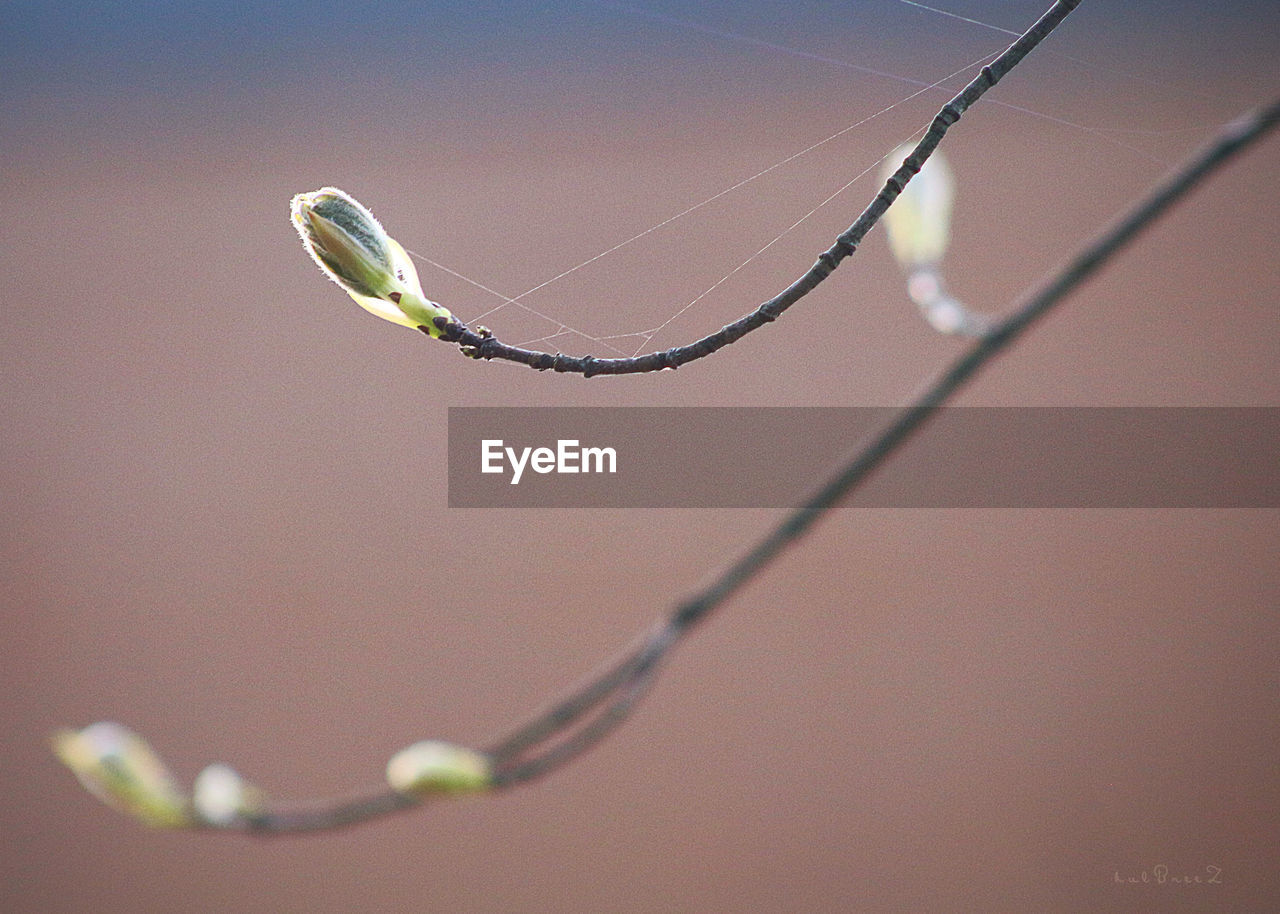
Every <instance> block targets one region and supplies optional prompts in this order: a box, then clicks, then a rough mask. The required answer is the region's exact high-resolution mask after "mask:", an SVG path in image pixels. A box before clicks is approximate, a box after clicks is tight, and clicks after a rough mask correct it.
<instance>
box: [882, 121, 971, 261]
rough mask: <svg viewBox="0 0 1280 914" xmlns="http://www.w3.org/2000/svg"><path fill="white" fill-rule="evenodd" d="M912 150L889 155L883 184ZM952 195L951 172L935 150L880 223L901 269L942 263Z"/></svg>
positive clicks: (948, 231)
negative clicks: (886, 233)
mask: <svg viewBox="0 0 1280 914" xmlns="http://www.w3.org/2000/svg"><path fill="white" fill-rule="evenodd" d="M913 148H914V147H912V146H909V145H908V146H901V147H899V148H898V149H895V150H894V151H893V152H892V153H890V154H889V158H888V159H886V160H885V167H884V173H883V175H882V177H881V180H886V181H887V180H888V179H889V178H890V177H891V176H892V175H893V173H894V172H895V171H897V170H898V168H900V167H901V165H902V161H903V159H905V158H906V157H907V156H909V155H910V154H911V151H912V149H913ZM954 196H955V182H954V181H953V179H952V177H951V169H950V167H949V166H948V165H947V162H946V160H945V159H944V158H943V157H942V153H940V152H938V151H936V150H935V151H934V153H933V155H932V156H930V157H929V159H928V160H927V161H926V162H925V163H924V167H923V168H921V169H920V173H919V174H917V175H916V176H915V177H913V178H912V179H911V181H910V183H908V184H907V186H906V187H905V188H903V190H902V193H901V194H900V195H899V196H898V199H897V200H895V201H894V202H893V205H892V206H890V207H889V210H888V211H887V212H886V213H885V214H884V216H883V217H882V218H881V220H880V222H881V223H882V224H883V225H884V227H885V230H886V231H887V232H888V234H889V249H890V250H891V251H893V256H894V258H895V259H896V260H897V261H898V264H899V265H900V266H901V267H902V268H903V269H904V270H906V271H908V272H915V271H917V270H920V269H921V268H925V267H935V266H937V264H938V263H939V262H940V261H941V260H942V256H943V255H944V254H945V253H946V252H947V245H948V244H949V243H950V241H951V201H952V198H953V197H954Z"/></svg>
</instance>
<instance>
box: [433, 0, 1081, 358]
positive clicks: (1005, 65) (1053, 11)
mask: <svg viewBox="0 0 1280 914" xmlns="http://www.w3.org/2000/svg"><path fill="white" fill-rule="evenodd" d="M1079 5H1080V0H1055V2H1054V4H1053V6H1051V7H1050V8H1049V9H1048V10H1047V11H1046V12H1045V14H1044V15H1043V16H1041V17H1040V18H1039V19H1038V20H1037V21H1036V23H1035V24H1034V25H1032V26H1031V28H1029V29H1027V31H1026V32H1024V33H1023V34H1022V36H1021V37H1020V38H1018V40H1017V41H1015V42H1014V43H1013V44H1012V45H1010V46H1009V47H1008V48H1007V49H1006V50H1005V51H1004V53H1002V54H1001V55H1000V56H999V57H997V58H996V59H995V60H993V61H992V62H991V63H990V64H988V65H987V66H985V67H983V68H982V70H981V72H979V73H978V75H977V76H976V77H975V78H974V79H973V81H972V82H970V83H969V84H968V85H967V86H965V87H964V89H963V90H962V91H961V92H960V94H959V95H957V96H956V97H955V98H953V99H951V101H949V102H947V103H946V104H945V105H944V106H943V107H942V110H941V111H939V112H938V114H937V115H936V116H935V117H934V119H933V122H932V123H931V124H930V125H929V130H928V132H927V133H925V135H924V138H923V139H921V140H920V142H919V143H918V144H917V145H916V148H915V149H914V150H912V152H911V155H909V156H907V158H906V159H905V160H904V161H903V163H902V167H901V168H899V169H898V170H897V171H896V172H894V174H893V176H892V177H891V178H889V180H888V181H886V182H885V185H884V187H883V188H881V190H880V192H879V193H878V194H876V196H875V199H873V200H872V201H871V203H870V204H868V206H867V208H866V209H864V210H863V211H862V214H861V215H860V216H858V218H857V219H856V220H855V221H854V223H853V225H851V226H849V228H847V229H845V231H844V232H842V233H841V234H840V235H838V236H837V237H836V240H835V243H834V244H832V245H831V247H829V248H827V250H825V251H823V252H822V253H821V254H819V255H818V259H817V261H815V262H814V264H813V266H811V267H810V268H809V269H808V271H807V272H806V273H805V274H804V275H803V276H801V277H800V278H799V279H797V280H796V281H795V282H793V283H792V284H791V285H789V286H787V288H785V289H783V290H782V291H781V292H779V293H778V294H777V295H775V296H774V297H773V298H771V299H769V300H768V301H766V302H764V303H763V304H761V305H760V306H759V307H758V308H756V309H755V310H754V311H752V312H751V313H750V314H745V315H743V316H742V317H740V318H738V319H737V320H736V321H734V322H733V323H731V324H726V325H725V326H723V327H721V328H720V329H719V330H717V331H716V332H715V333H712V334H709V335H707V336H704V337H703V338H702V339H700V340H695V341H694V342H692V343H689V344H687V345H684V346H674V347H672V348H670V349H664V350H662V351H661V352H651V353H648V354H647V355H641V356H635V357H633V358H611V359H597V358H595V357H594V356H589V355H584V356H567V355H564V354H562V353H559V352H557V353H555V354H552V353H549V352H540V351H538V350H535V349H522V348H520V347H519V346H510V345H508V344H506V343H503V342H502V341H500V340H499V339H498V338H497V337H495V336H494V335H493V334H492V332H490V331H489V330H488V329H487V328H483V327H481V328H477V329H475V330H473V329H471V328H470V327H468V326H467V325H466V324H464V323H462V322H461V321H457V320H448V319H446V318H443V317H439V318H436V321H435V326H433V327H430V328H428V327H420V328H419V329H420V330H422V331H423V332H424V333H427V334H429V335H431V336H439V337H440V338H441V339H443V340H446V341H447V342H451V343H457V344H458V346H459V348H460V349H461V350H462V352H463V353H464V354H465V355H468V356H470V357H471V358H475V359H485V360H489V359H501V360H504V361H508V362H517V363H519V364H521V365H528V366H529V367H530V368H533V369H535V370H537V371H547V370H551V371H559V372H566V373H571V374H580V375H582V376H583V377H587V378H590V377H593V376H594V375H604V374H638V373H641V372H649V371H661V370H663V369H664V368H679V367H680V366H681V365H684V364H686V363H688V362H692V361H694V360H696V359H701V358H704V357H705V356H708V355H711V353H713V352H715V351H717V350H719V349H723V348H724V347H725V346H728V345H729V344H730V343H734V342H736V341H737V340H739V339H741V338H742V337H744V336H746V335H747V334H748V333H750V332H751V331H753V330H757V329H759V328H760V327H763V326H764V325H765V324H769V323H772V322H773V321H775V320H777V319H778V318H779V317H780V316H781V315H782V313H783V312H784V311H786V310H787V309H788V308H790V307H791V306H792V305H794V304H795V303H796V302H798V301H799V300H800V299H801V298H803V297H804V296H805V295H807V294H808V293H809V292H811V291H813V289H814V288H816V287H817V286H818V284H819V283H821V282H822V281H823V280H824V279H826V278H827V277H828V276H830V275H831V274H832V272H834V271H835V268H836V267H837V266H839V265H840V261H842V260H844V259H845V258H846V257H848V256H849V255H850V254H852V253H853V252H854V251H856V250H857V249H858V245H859V244H861V243H862V239H863V238H864V237H866V234H867V232H869V231H871V229H872V228H873V227H874V226H875V224H876V223H877V222H879V221H880V217H881V216H883V215H884V213H885V210H887V209H888V208H889V206H890V204H892V203H893V201H894V200H896V199H897V197H898V195H899V194H900V193H902V189H903V188H904V187H906V185H907V182H909V181H910V180H911V178H912V177H914V176H915V174H916V173H917V172H918V171H920V169H921V167H922V166H923V165H924V163H925V162H926V161H927V160H928V158H929V156H931V155H932V154H933V151H934V149H936V148H937V146H938V143H940V142H941V141H942V138H943V136H945V135H946V132H947V130H949V129H950V128H951V125H952V124H954V123H955V122H956V121H958V120H960V116H961V115H962V114H964V112H965V111H966V110H968V109H969V107H970V106H971V105H972V104H973V103H974V102H976V101H977V100H978V99H980V98H981V97H982V96H983V95H984V94H986V91H987V90H988V89H990V88H991V87H992V86H994V85H995V84H996V83H998V82H999V81H1000V80H1001V79H1002V78H1003V77H1004V75H1005V74H1006V73H1008V72H1009V71H1010V70H1012V69H1013V68H1014V67H1015V66H1017V64H1018V62H1019V61H1020V60H1022V58H1023V57H1025V56H1026V55H1027V54H1028V53H1029V52H1030V51H1031V50H1032V49H1033V48H1035V46H1036V45H1038V44H1039V43H1040V42H1041V41H1043V40H1044V39H1045V38H1046V37H1048V35H1049V33H1050V32H1052V31H1053V30H1054V29H1055V28H1057V27H1058V25H1059V24H1060V23H1061V22H1062V20H1063V19H1065V18H1066V17H1067V14H1069V13H1070V12H1071V11H1072V10H1073V9H1075V8H1076V7H1077V6H1079Z"/></svg>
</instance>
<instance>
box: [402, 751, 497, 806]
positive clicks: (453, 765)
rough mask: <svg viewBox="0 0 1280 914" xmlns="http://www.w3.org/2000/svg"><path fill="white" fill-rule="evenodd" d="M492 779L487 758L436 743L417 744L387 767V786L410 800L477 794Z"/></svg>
mask: <svg viewBox="0 0 1280 914" xmlns="http://www.w3.org/2000/svg"><path fill="white" fill-rule="evenodd" d="M492 778H493V771H492V769H491V767H490V764H489V757H488V756H486V755H484V754H483V753H481V752H476V751H474V750H472V749H466V748H463V747H462V746H455V745H453V744H452V743H444V742H439V741H437V740H425V741H423V742H420V743H414V744H413V745H412V746H409V747H408V748H406V749H401V750H400V751H399V752H397V753H396V754H395V755H393V756H392V757H391V761H389V762H388V763H387V783H388V784H390V785H391V787H392V789H393V790H395V791H396V792H398V793H403V794H408V795H410V796H430V795H440V794H462V793H478V792H481V791H484V790H487V789H488V788H489V786H490V784H491V783H492Z"/></svg>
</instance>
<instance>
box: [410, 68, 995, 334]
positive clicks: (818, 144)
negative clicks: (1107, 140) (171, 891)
mask: <svg viewBox="0 0 1280 914" xmlns="http://www.w3.org/2000/svg"><path fill="white" fill-rule="evenodd" d="M997 56H999V52H994V53H991V54H986V55H984V56H982V57H979V58H978V59H976V60H974V61H971V62H970V63H968V64H965V65H964V66H963V67H960V68H959V69H957V70H955V71H954V72H952V73H950V74H948V75H947V76H944V77H943V78H942V79H939V80H937V81H936V82H933V83H926V84H921V85H920V88H919V89H917V90H916V91H915V92H912V93H911V94H910V95H908V96H906V97H905V98H902V99H899V100H898V101H896V102H894V103H893V104H891V105H886V106H885V107H884V108H881V109H880V110H879V111H876V112H874V113H872V114H869V115H867V116H866V117H864V118H862V119H861V120H859V121H856V122H854V123H852V124H850V125H848V126H847V127H843V128H841V129H840V130H838V131H836V132H835V133H833V134H831V135H830V136H828V137H826V138H825V139H821V140H818V141H817V142H816V143H813V144H811V145H809V146H806V147H805V148H804V149H801V150H799V151H798V152H793V153H791V154H790V155H788V156H785V157H784V158H782V159H780V160H779V161H777V162H774V163H773V164H772V165H770V166H768V167H767V168H763V169H761V170H760V171H758V172H756V173H755V174H753V175H751V176H750V177H747V178H743V179H742V180H741V181H738V182H737V183H735V184H733V185H731V186H730V187H726V188H725V189H724V190H721V191H719V192H717V193H715V194H713V195H711V196H710V197H707V198H706V199H705V200H703V201H701V202H700V203H695V204H694V205H693V206H690V207H688V208H686V209H684V210H681V211H680V212H678V213H676V214H675V215H672V216H668V217H667V218H666V219H663V220H662V221H661V222H659V223H657V224H656V225H652V226H650V227H649V228H647V229H645V230H644V231H642V232H638V233H637V234H635V235H632V236H631V237H630V238H627V239H625V240H623V241H620V242H618V243H617V244H615V245H613V246H612V247H610V248H607V249H605V250H603V251H601V252H600V253H598V254H595V255H594V256H592V257H588V258H587V259H586V260H584V261H582V262H581V263H579V264H577V265H576V266H573V267H570V268H569V269H567V270H564V271H562V272H560V273H558V274H556V275H555V276H552V277H551V278H550V279H547V280H545V281H543V282H541V283H539V284H538V285H536V286H534V287H533V288H531V289H526V290H525V291H524V292H521V293H520V294H519V295H516V296H514V297H512V298H508V297H507V296H505V295H503V294H502V293H500V292H494V290H492V289H488V287H486V286H484V285H482V284H480V283H478V282H474V281H472V280H469V279H466V277H464V276H461V274H459V273H456V272H455V271H453V270H448V272H449V273H451V274H453V275H454V276H458V278H460V279H464V280H466V281H467V282H471V283H472V284H473V285H475V286H477V287H478V288H481V289H485V290H486V291H489V292H492V293H493V294H495V295H497V296H498V297H499V298H502V299H503V300H504V301H503V304H501V305H496V306H494V307H493V308H490V309H489V310H488V311H484V312H481V313H480V314H479V315H477V316H476V317H474V318H472V320H473V321H478V320H482V319H484V318H486V317H488V316H489V315H491V314H494V313H495V312H497V311H500V310H501V309H502V308H503V307H505V306H506V305H508V304H514V305H518V306H520V307H524V308H526V309H527V310H529V311H531V312H532V313H535V314H538V316H539V317H542V318H544V319H546V320H547V321H549V322H551V323H552V324H555V325H557V326H559V327H565V325H564V324H563V323H562V322H560V321H557V320H555V319H554V318H551V317H549V316H547V315H545V314H541V313H540V312H537V311H535V310H534V309H532V308H528V306H527V305H525V304H524V303H523V302H521V301H520V299H521V298H523V297H524V296H526V295H531V294H533V293H534V292H537V291H538V290H539V289H543V288H545V287H546V286H549V285H551V284H552V283H553V282H556V281H558V280H560V279H563V278H564V277H566V276H568V275H570V274H571V273H576V272H577V271H578V270H581V269H582V268H584V267H587V266H590V265H591V264H593V263H595V262H596V261H597V260H600V259H601V258H604V257H607V256H608V255H610V254H612V253H614V252H615V251H618V250H620V249H622V248H624V247H626V246H627V245H629V244H632V243H633V242H635V241H639V240H640V239H641V238H644V237H645V236H647V235H651V234H653V233H654V232H656V231H658V230H659V229H662V228H664V227H665V226H667V225H670V224H671V223H673V222H675V221H677V220H678V219H682V218H683V217H685V216H687V215H689V214H690V213H693V212H696V211H697V210H700V209H702V208H703V207H705V206H708V205H709V204H711V203H714V202H715V201H716V200H719V199H720V198H721V197H724V196H726V195H728V194H730V193H733V192H734V191H735V190H738V189H739V188H742V187H745V186H746V185H748V184H750V183H751V182H752V181H755V180H757V179H758V178H762V177H764V176H765V175H767V174H769V173H770V172H773V171H776V170H777V169H779V168H781V167H782V166H784V165H787V164H789V163H790V162H793V161H795V160H796V159H798V158H800V157H801V156H804V155H807V154H808V153H810V152H813V151H814V150H815V149H818V148H820V147H822V146H825V145H826V144H827V143H830V142H832V141H833V140H836V139H839V138H840V137H842V136H844V135H845V134H847V133H849V132H850V131H852V130H856V129H858V128H859V127H862V126H863V125H865V124H867V123H869V122H870V121H872V120H874V119H875V118H877V117H880V116H881V115H883V114H887V113H888V112H890V111H892V110H893V109H894V108H897V107H898V106H900V105H904V104H906V103H907V102H909V101H911V100H912V99H914V98H916V97H917V96H920V95H923V94H924V93H925V92H928V91H930V90H933V89H937V88H939V87H940V86H941V85H942V84H943V83H945V82H947V81H948V80H951V79H954V78H955V77H957V76H959V75H961V74H962V73H965V72H966V71H968V70H971V69H973V68H974V67H978V66H982V65H983V64H985V63H986V62H987V61H989V60H992V59H993V58H995V57H997ZM882 160H883V157H882V159H880V160H877V162H876V163H875V164H879V162H880V161H882ZM871 167H872V168H874V167H875V165H872V166H871ZM863 174H865V172H863ZM859 177H861V175H860V176H859ZM810 215H812V213H810ZM806 218H807V217H806ZM794 227H795V226H791V228H794ZM791 228H788V229H786V230H784V231H783V232H782V234H781V235H779V236H778V238H781V237H782V235H785V234H786V233H787V232H789V231H791ZM778 238H775V239H774V241H775V242H776V241H777V240H778ZM772 244H773V242H770V245H766V247H768V246H771V245H772ZM423 260H424V262H426V263H431V264H432V265H433V266H434V265H435V264H434V263H433V261H430V260H428V259H427V258H423ZM743 266H745V264H743ZM740 268H741V267H739V269H740ZM442 269H443V268H442ZM725 278H726V279H727V278H728V277H727V276H726V277H725ZM723 281H724V279H721V280H720V281H719V282H717V283H716V285H719V284H720V282H723ZM707 291H710V289H708V290H707ZM705 294H706V293H705V292H704V293H703V294H702V295H699V296H698V299H701V298H702V297H703V296H704V295H705ZM696 300H697V299H695V301H696ZM691 304H693V303H692V302H691V303H690V305H691ZM688 309H689V305H686V306H685V307H684V308H681V309H680V311H679V312H677V313H676V314H675V315H673V316H672V317H671V318H669V319H668V320H667V321H665V322H664V323H663V324H661V325H660V326H659V327H658V328H655V329H653V330H649V331H644V330H641V331H632V332H628V333H615V334H611V335H609V336H605V337H592V336H589V335H587V334H581V335H582V336H583V337H584V338H586V339H591V340H593V341H598V342H601V343H602V344H604V343H603V341H604V340H608V339H618V338H620V337H631V336H644V335H646V334H648V335H649V336H650V338H652V335H653V334H656V333H657V332H658V330H660V329H662V328H663V327H666V326H667V324H669V323H671V321H673V320H675V319H676V317H679V315H680V314H683V313H684V312H685V311H687V310H688ZM568 329H572V328H568ZM574 332H575V333H581V332H580V331H574ZM555 335H558V334H552V336H555ZM605 345H607V344H605ZM615 351H617V350H615Z"/></svg>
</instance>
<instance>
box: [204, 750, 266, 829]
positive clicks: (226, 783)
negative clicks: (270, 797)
mask: <svg viewBox="0 0 1280 914" xmlns="http://www.w3.org/2000/svg"><path fill="white" fill-rule="evenodd" d="M191 799H192V803H193V804H194V806H195V809H196V812H197V813H199V814H200V818H202V819H204V820H205V821H206V822H208V823H209V824H210V825H222V826H227V825H232V824H234V823H236V822H238V821H240V820H242V819H251V818H253V817H254V815H256V814H258V813H259V812H261V810H262V793H261V791H259V790H258V789H257V788H256V787H254V786H253V785H251V784H246V783H245V781H244V780H243V779H242V778H241V777H240V775H239V774H237V773H236V771H235V769H233V768H231V767H229V766H227V765H222V764H215V765H210V766H208V767H207V768H205V769H204V771H201V772H200V773H199V774H198V775H196V782H195V785H194V787H193V788H192V798H191Z"/></svg>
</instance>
